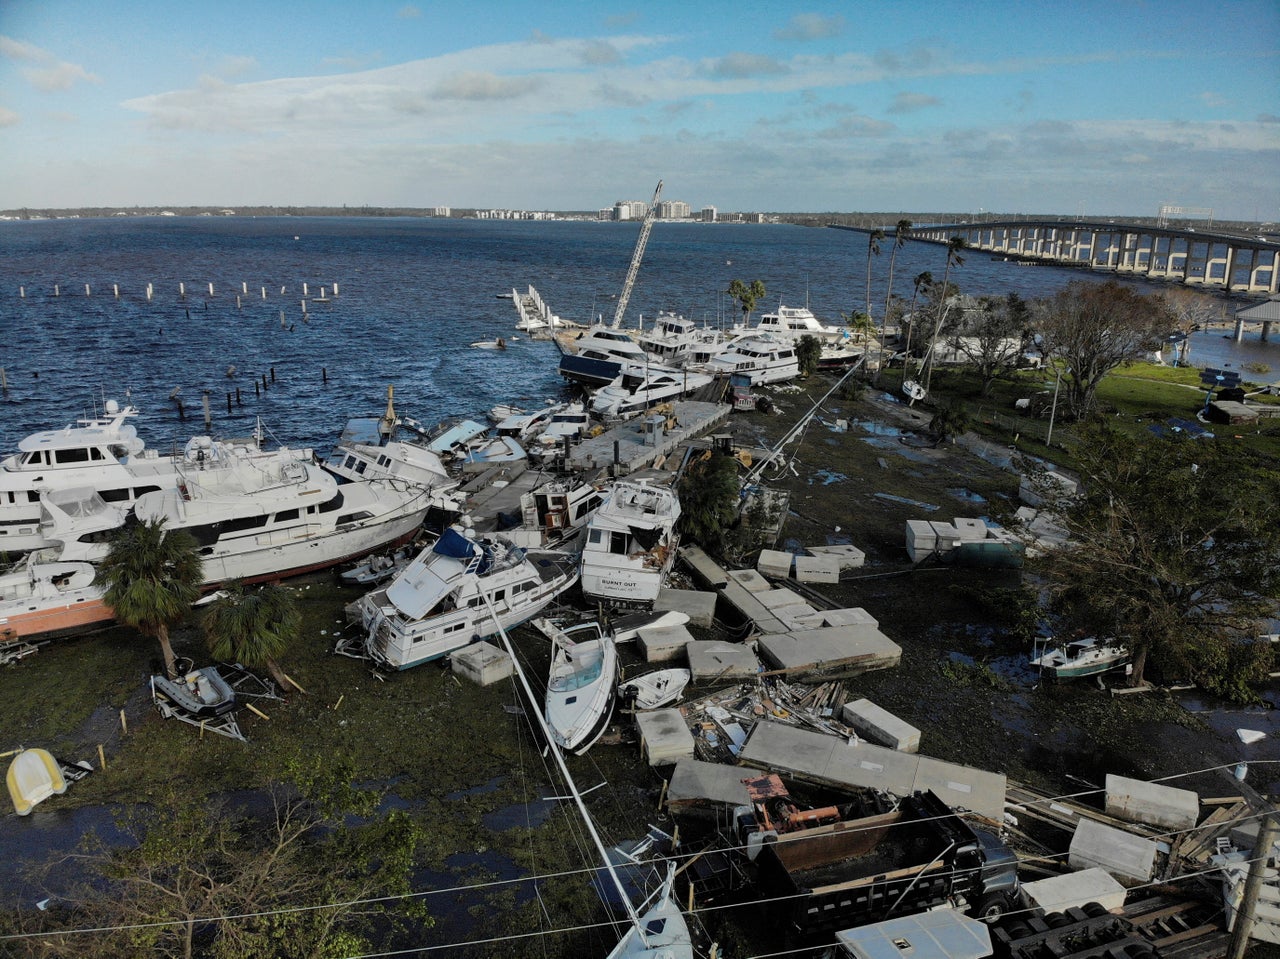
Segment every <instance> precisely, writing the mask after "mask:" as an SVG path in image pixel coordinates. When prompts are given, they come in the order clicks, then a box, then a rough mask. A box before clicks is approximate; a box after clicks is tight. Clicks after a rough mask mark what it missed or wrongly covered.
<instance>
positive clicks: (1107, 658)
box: [1031, 636, 1133, 681]
mask: <svg viewBox="0 0 1280 959" xmlns="http://www.w3.org/2000/svg"><path fill="white" fill-rule="evenodd" d="M1031 665H1032V666H1034V667H1036V668H1037V669H1039V670H1040V674H1041V675H1042V676H1044V677H1045V678H1046V679H1051V680H1058V681H1062V680H1067V679H1079V678H1080V677H1081V676H1097V675H1100V674H1102V673H1109V672H1111V671H1112V670H1113V669H1117V670H1118V669H1123V670H1124V671H1125V673H1126V674H1127V673H1130V672H1132V671H1133V665H1132V663H1131V662H1130V656H1129V650H1128V648H1127V647H1126V646H1125V645H1124V644H1123V643H1119V642H1114V641H1109V640H1104V639H1098V638H1097V637H1096V636H1089V637H1086V638H1084V639H1073V640H1070V641H1069V642H1065V643H1057V644H1055V643H1054V641H1053V640H1046V641H1045V642H1044V643H1043V644H1039V643H1037V644H1036V648H1035V650H1034V651H1033V653H1032V658H1031Z"/></svg>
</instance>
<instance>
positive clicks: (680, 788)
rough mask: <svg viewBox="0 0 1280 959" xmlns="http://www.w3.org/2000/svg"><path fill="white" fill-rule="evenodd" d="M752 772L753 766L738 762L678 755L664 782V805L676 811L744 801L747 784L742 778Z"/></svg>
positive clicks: (735, 803)
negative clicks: (665, 792) (667, 780)
mask: <svg viewBox="0 0 1280 959" xmlns="http://www.w3.org/2000/svg"><path fill="white" fill-rule="evenodd" d="M754 775H756V773H755V771H754V770H748V769H743V768H742V767H741V766H729V765H726V764H725V763H704V762H702V761H701V760H698V759H681V760H680V761H679V762H677V763H676V768H675V770H674V771H673V772H672V773H671V780H670V782H669V783H668V785H667V808H669V809H671V810H674V811H677V812H679V811H687V810H690V809H697V808H700V807H720V806H743V805H746V803H747V787H746V786H744V785H743V784H742V781H743V780H744V779H750V778H751V777H752V776H754Z"/></svg>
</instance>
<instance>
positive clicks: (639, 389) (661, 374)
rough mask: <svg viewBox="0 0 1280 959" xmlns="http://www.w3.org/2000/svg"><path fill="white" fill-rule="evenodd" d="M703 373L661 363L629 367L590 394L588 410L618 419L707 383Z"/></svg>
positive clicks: (707, 375) (677, 396) (706, 375)
mask: <svg viewBox="0 0 1280 959" xmlns="http://www.w3.org/2000/svg"><path fill="white" fill-rule="evenodd" d="M711 379H712V377H711V376H710V375H709V374H707V373H699V372H697V371H693V370H677V369H671V368H669V367H663V366H647V367H645V366H641V367H633V368H629V369H627V370H624V371H623V372H622V373H619V374H618V376H617V377H616V378H614V379H613V380H612V381H611V382H610V383H609V384H608V385H607V386H602V387H601V388H600V389H598V390H596V392H595V395H594V396H592V397H591V412H592V413H593V414H595V415H596V416H598V417H600V418H601V419H622V418H625V417H628V416H631V415H633V414H635V413H641V412H643V411H644V410H646V409H648V408H649V407H651V406H653V405H654V404H655V403H665V402H667V401H668V400H677V399H679V398H680V397H682V396H686V395H688V394H689V393H693V392H695V391H696V390H700V389H701V388H702V387H704V386H706V385H707V384H708V383H710V382H711Z"/></svg>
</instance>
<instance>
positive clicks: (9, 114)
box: [0, 107, 22, 127]
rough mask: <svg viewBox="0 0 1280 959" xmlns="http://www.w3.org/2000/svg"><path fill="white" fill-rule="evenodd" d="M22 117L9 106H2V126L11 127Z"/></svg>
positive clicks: (0, 112)
mask: <svg viewBox="0 0 1280 959" xmlns="http://www.w3.org/2000/svg"><path fill="white" fill-rule="evenodd" d="M21 119H22V118H21V117H20V116H18V114H16V113H14V112H13V111H12V110H10V109H9V108H8V107H0V127H11V126H13V125H14V124H16V123H17V122H18V121H19V120H21Z"/></svg>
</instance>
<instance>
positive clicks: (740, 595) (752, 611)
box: [720, 582, 786, 633]
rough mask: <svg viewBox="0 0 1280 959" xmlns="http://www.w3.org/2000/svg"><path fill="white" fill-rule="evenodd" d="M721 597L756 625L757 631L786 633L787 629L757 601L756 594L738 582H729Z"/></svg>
mask: <svg viewBox="0 0 1280 959" xmlns="http://www.w3.org/2000/svg"><path fill="white" fill-rule="evenodd" d="M720 595H721V596H722V597H724V600H725V602H727V603H728V604H729V605H730V606H732V607H733V608H734V609H736V610H737V611H738V612H739V613H740V614H742V615H743V616H745V617H746V618H747V619H749V620H751V621H752V622H753V623H755V626H756V629H758V630H760V631H761V632H766V633H784V632H786V627H785V626H783V625H782V623H781V622H780V621H779V620H778V619H777V618H775V617H774V615H773V614H772V613H770V612H769V610H768V609H766V608H765V606H764V604H763V603H761V602H760V600H758V599H756V594H755V593H753V592H751V591H750V590H749V589H747V588H746V587H744V586H743V585H742V584H740V583H737V582H729V583H727V584H725V587H724V589H723V590H722V591H721V593H720Z"/></svg>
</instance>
